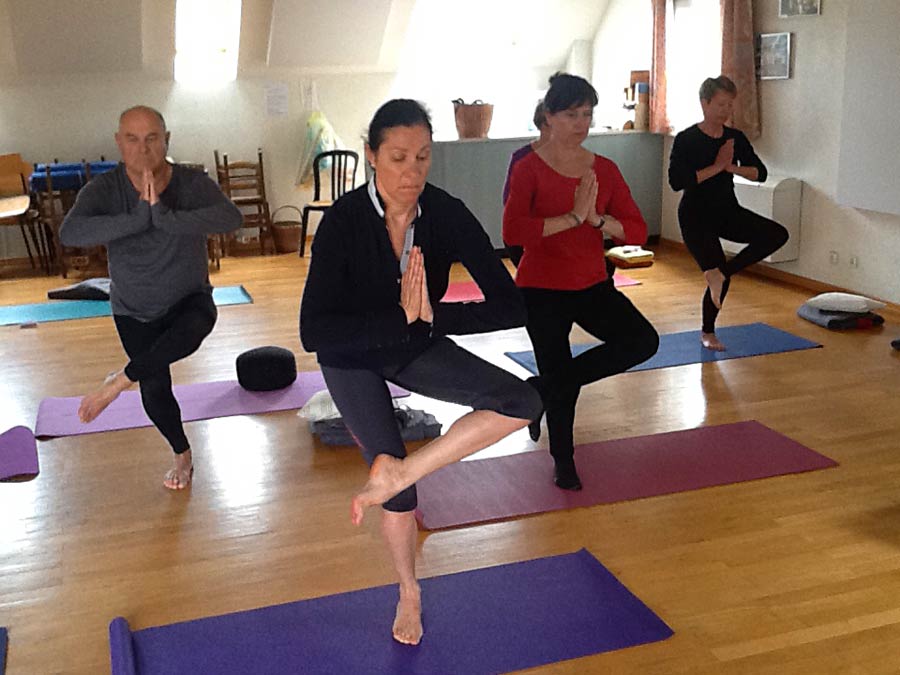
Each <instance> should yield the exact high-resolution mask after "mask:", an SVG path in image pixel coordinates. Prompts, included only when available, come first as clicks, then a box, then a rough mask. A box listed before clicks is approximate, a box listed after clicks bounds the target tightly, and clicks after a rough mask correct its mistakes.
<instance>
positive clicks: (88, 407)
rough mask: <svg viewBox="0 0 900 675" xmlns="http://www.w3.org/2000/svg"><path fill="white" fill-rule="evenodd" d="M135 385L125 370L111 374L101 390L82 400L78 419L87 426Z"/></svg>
mask: <svg viewBox="0 0 900 675" xmlns="http://www.w3.org/2000/svg"><path fill="white" fill-rule="evenodd" d="M133 384H134V382H132V381H131V380H129V379H128V376H127V375H125V371H124V370H120V371H119V372H117V373H110V374H109V375H107V377H106V379H105V380H104V381H103V384H102V385H101V386H100V388H99V389H97V390H96V391H93V392H91V393H90V394H88V395H87V396H85V397H84V398H82V399H81V405H79V406H78V419H80V420H81V421H82V422H84V423H85V424H87V423H88V422H91V421H93V420H94V419H96V417H97V415H99V414H100V413H102V412H103V411H104V410H106V407H107V406H108V405H109V404H110V403H112V402H113V401H115V400H116V399H117V398H118V396H119V394H121V393H122V392H123V391H125V390H126V389H128V387H130V386H131V385H133Z"/></svg>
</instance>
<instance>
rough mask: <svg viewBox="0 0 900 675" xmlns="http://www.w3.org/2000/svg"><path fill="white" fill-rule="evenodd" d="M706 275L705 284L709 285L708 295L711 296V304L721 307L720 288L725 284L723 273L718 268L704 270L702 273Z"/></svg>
mask: <svg viewBox="0 0 900 675" xmlns="http://www.w3.org/2000/svg"><path fill="white" fill-rule="evenodd" d="M703 276H704V277H706V285H707V286H709V296H710V298H712V302H713V304H714V305H715V306H716V308H718V309H722V288H723V287H724V286H725V275H724V274H722V271H721V270H720V269H718V268H713V269H711V270H706V271H705V272H704V273H703Z"/></svg>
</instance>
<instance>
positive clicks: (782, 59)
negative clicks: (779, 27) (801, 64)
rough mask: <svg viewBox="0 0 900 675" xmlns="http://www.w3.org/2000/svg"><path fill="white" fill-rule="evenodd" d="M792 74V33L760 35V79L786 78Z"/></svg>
mask: <svg viewBox="0 0 900 675" xmlns="http://www.w3.org/2000/svg"><path fill="white" fill-rule="evenodd" d="M790 76H791V34H790V33H762V34H761V35H760V36H759V79H761V80H786V79H788V78H789V77H790Z"/></svg>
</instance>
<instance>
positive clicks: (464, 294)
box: [441, 272, 641, 302]
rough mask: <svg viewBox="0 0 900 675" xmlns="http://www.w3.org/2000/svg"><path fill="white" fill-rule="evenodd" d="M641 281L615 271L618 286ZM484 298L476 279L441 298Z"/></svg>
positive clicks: (454, 284)
mask: <svg viewBox="0 0 900 675" xmlns="http://www.w3.org/2000/svg"><path fill="white" fill-rule="evenodd" d="M640 283H641V282H640V281H638V280H637V279H632V278H631V277H629V276H626V275H624V274H619V273H618V272H616V273H615V275H614V276H613V284H615V287H616V288H622V287H624V286H639V285H640ZM483 300H484V293H482V292H481V289H480V288H479V287H478V284H476V283H475V282H474V281H454V282H452V283H451V284H450V285H449V286H447V292H446V293H444V297H443V298H441V302H480V301H483Z"/></svg>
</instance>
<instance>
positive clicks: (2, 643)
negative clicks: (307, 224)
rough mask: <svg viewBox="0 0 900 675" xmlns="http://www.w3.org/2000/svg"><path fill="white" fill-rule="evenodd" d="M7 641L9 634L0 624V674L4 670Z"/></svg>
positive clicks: (0, 674) (1, 674)
mask: <svg viewBox="0 0 900 675" xmlns="http://www.w3.org/2000/svg"><path fill="white" fill-rule="evenodd" d="M8 643H9V635H8V633H7V631H6V629H5V628H4V627H3V626H0V675H3V673H5V672H6V646H7V644H8Z"/></svg>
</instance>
